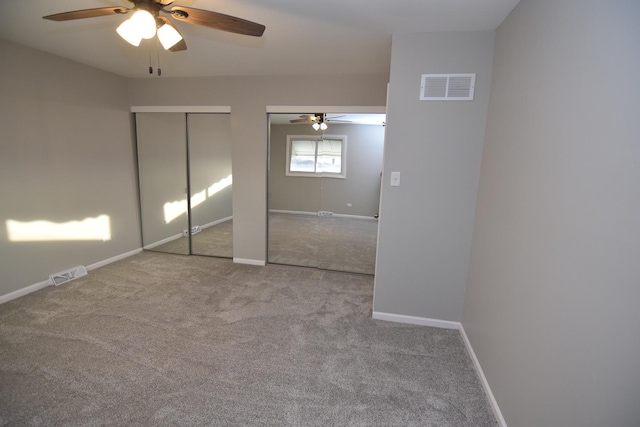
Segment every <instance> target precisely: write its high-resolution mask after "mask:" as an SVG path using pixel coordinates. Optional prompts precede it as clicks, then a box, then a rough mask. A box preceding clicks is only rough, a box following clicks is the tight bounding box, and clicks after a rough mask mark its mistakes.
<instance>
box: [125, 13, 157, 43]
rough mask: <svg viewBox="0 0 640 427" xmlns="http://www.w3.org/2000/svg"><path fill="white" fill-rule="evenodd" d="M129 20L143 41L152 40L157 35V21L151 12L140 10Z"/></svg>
mask: <svg viewBox="0 0 640 427" xmlns="http://www.w3.org/2000/svg"><path fill="white" fill-rule="evenodd" d="M129 20H130V21H131V22H132V23H133V24H134V27H135V29H136V31H137V32H138V35H139V36H140V37H142V38H143V39H150V38H152V37H153V36H155V35H156V19H155V18H154V17H153V15H152V14H151V13H150V12H148V11H146V10H144V9H139V10H137V11H136V12H135V13H134V14H133V16H132V17H131V18H130V19H129Z"/></svg>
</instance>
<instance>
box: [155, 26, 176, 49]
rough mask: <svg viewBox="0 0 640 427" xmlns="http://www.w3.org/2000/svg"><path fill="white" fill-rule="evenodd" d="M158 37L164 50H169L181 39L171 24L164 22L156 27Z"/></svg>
mask: <svg viewBox="0 0 640 427" xmlns="http://www.w3.org/2000/svg"><path fill="white" fill-rule="evenodd" d="M158 39H159V40H160V43H161V44H162V47H164V49H165V50H169V49H171V48H172V47H173V46H175V44H176V43H178V42H179V41H180V40H182V36H181V35H180V33H179V32H178V30H177V29H176V28H175V27H174V26H173V25H171V24H169V23H165V24H163V25H162V26H161V27H160V28H158Z"/></svg>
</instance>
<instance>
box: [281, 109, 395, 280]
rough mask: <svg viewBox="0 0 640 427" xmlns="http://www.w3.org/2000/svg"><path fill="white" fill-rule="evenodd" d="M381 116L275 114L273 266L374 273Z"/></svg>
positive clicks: (382, 129) (382, 117) (381, 152)
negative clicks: (283, 265)
mask: <svg viewBox="0 0 640 427" xmlns="http://www.w3.org/2000/svg"><path fill="white" fill-rule="evenodd" d="M384 120H385V116H384V114H338V113H333V114H329V113H326V114H324V113H322V114H318V113H315V114H314V113H296V114H271V115H270V138H269V141H270V144H269V150H270V151H269V159H270V164H269V242H268V261H269V262H270V263H276V264H288V265H298V266H305V267H316V268H321V269H327V270H336V271H346V272H354V273H363V274H374V272H375V257H376V242H377V231H378V221H377V218H378V207H379V201H380V185H381V183H380V175H381V171H382V154H383V147H384V126H383V125H384ZM321 125H323V126H322V127H321Z"/></svg>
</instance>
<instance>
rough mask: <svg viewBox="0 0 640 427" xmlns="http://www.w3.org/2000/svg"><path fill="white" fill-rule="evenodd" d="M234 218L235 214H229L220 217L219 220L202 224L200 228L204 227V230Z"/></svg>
mask: <svg viewBox="0 0 640 427" xmlns="http://www.w3.org/2000/svg"><path fill="white" fill-rule="evenodd" d="M232 219H233V216H228V217H226V218H222V219H219V220H217V221H213V222H208V223H206V224H204V225H201V226H200V228H202V229H203V230H204V229H205V228H209V227H213V226H214V225H218V224H222V223H223V222H227V221H230V220H232Z"/></svg>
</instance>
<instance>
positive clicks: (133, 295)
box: [0, 252, 497, 427]
mask: <svg viewBox="0 0 640 427" xmlns="http://www.w3.org/2000/svg"><path fill="white" fill-rule="evenodd" d="M372 288H373V278H372V277H371V276H367V275H359V274H347V273H337V272H331V271H324V270H318V269H309V268H300V267H287V266H279V265H267V266H266V267H255V266H246V265H238V264H233V263H232V262H231V261H230V260H225V259H219V258H208V257H193V256H191V257H189V256H179V255H170V254H161V253H153V252H143V253H141V254H138V255H135V256H133V257H130V258H127V259H125V260H122V261H119V262H116V263H113V264H110V265H107V266H105V267H102V268H100V269H97V270H94V271H91V272H89V275H88V276H86V277H83V278H80V279H77V280H75V281H72V282H69V283H66V284H64V285H61V286H59V287H53V286H52V287H48V288H46V289H43V290H40V291H38V292H35V293H33V294H30V295H27V296H24V297H22V298H19V299H17V300H14V301H10V302H8V303H5V304H3V305H0V425H3V426H5V425H7V426H26V425H34V426H35V425H38V426H39V425H69V426H94V425H95V426H98V425H119V426H165V425H167V426H168V425H191V426H199V425H207V426H211V425H255V426H258V425H260V426H264V425H269V426H286V425H291V426H332V425H353V426H387V425H395V426H439V427H443V426H474V427H478V426H495V425H497V424H496V421H495V419H494V417H493V415H492V413H491V411H490V407H489V405H488V402H487V399H486V397H485V395H484V393H483V391H482V387H481V384H480V382H479V380H478V378H477V376H476V374H475V372H474V370H473V366H472V363H471V360H470V359H469V357H468V355H467V354H466V351H465V349H464V344H463V342H462V339H461V337H460V335H459V333H458V332H457V331H452V330H443V329H435V328H429V327H420V326H411V325H403V324H394V323H390V322H383V321H376V320H372V319H371V317H370V316H371V303H372Z"/></svg>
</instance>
